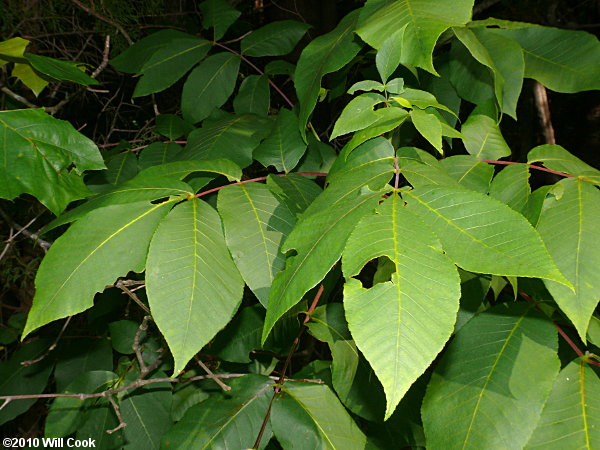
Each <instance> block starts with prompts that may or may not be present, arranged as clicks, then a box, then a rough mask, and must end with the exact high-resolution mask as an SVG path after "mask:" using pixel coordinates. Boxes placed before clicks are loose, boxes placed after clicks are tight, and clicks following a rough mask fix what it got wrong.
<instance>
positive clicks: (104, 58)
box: [90, 36, 110, 78]
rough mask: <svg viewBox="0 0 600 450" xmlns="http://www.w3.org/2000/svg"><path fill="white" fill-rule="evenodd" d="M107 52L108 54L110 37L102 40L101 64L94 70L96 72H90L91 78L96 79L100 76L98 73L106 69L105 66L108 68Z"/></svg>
mask: <svg viewBox="0 0 600 450" xmlns="http://www.w3.org/2000/svg"><path fill="white" fill-rule="evenodd" d="M109 52H110V36H106V38H105V39H104V52H103V53H102V62H101V63H100V65H99V66H98V67H97V68H96V70H94V71H93V72H92V74H91V75H90V76H91V77H92V78H96V77H97V76H98V75H100V72H102V71H103V70H104V69H106V66H108V54H109Z"/></svg>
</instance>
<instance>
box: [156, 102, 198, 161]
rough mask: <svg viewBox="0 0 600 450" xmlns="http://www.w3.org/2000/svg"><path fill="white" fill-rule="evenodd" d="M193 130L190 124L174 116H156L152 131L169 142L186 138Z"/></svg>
mask: <svg viewBox="0 0 600 450" xmlns="http://www.w3.org/2000/svg"><path fill="white" fill-rule="evenodd" d="M193 129H194V127H193V126H192V125H191V124H190V123H188V122H186V121H185V120H183V119H182V118H181V117H179V116H176V115H175V114H160V115H159V116H156V128H155V129H154V130H155V131H156V132H157V133H160V134H162V135H163V136H166V137H168V138H169V139H171V140H175V139H177V138H179V137H181V136H187V135H188V134H190V131H192V130H193ZM155 144H157V142H155ZM163 162H166V161H163Z"/></svg>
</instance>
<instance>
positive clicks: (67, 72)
mask: <svg viewBox="0 0 600 450" xmlns="http://www.w3.org/2000/svg"><path fill="white" fill-rule="evenodd" d="M24 56H25V58H27V61H29V63H30V64H31V67H33V68H34V69H35V70H37V71H38V72H40V73H43V74H44V75H46V76H48V77H50V78H53V79H55V80H59V81H72V82H73V83H77V84H81V85H83V86H89V85H93V84H98V80H95V79H94V78H92V77H90V76H89V75H87V74H86V73H85V72H84V71H82V70H81V69H80V66H83V64H81V63H77V62H73V61H60V60H58V59H54V58H49V57H47V56H42V55H32V54H31V53H25V54H24Z"/></svg>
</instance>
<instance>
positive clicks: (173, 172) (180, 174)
mask: <svg viewBox="0 0 600 450" xmlns="http://www.w3.org/2000/svg"><path fill="white" fill-rule="evenodd" d="M194 172H210V173H216V174H219V175H223V176H225V177H227V179H229V180H230V181H240V179H241V178H242V169H240V166H238V165H237V164H236V163H234V162H233V161H231V160H229V159H212V160H206V161H174V162H170V163H166V164H161V165H159V166H152V167H149V168H147V169H145V170H142V171H141V172H140V173H139V174H138V175H137V177H135V179H134V180H132V181H131V183H133V182H135V181H139V182H140V183H142V182H143V183H146V182H151V181H152V180H153V179H155V178H156V177H168V178H176V179H179V180H181V179H183V178H185V177H186V176H188V175H189V174H190V173H194Z"/></svg>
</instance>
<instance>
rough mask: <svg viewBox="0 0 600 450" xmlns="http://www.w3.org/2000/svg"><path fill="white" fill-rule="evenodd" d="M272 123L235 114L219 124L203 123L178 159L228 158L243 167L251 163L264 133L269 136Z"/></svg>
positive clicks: (221, 120) (218, 121) (190, 138)
mask: <svg viewBox="0 0 600 450" xmlns="http://www.w3.org/2000/svg"><path fill="white" fill-rule="evenodd" d="M270 125H271V124H270V122H269V121H267V119H265V118H261V117H258V116H251V115H243V116H240V115H235V116H231V117H226V118H224V119H220V120H216V121H208V120H207V121H206V122H204V124H203V126H202V128H199V129H196V130H194V131H192V132H191V133H190V135H189V136H188V142H187V145H186V146H185V148H184V149H183V151H182V152H181V153H179V154H178V155H177V157H176V158H177V159H179V160H192V159H199V160H210V159H217V158H227V159H229V160H231V161H233V162H234V163H235V164H237V165H239V166H240V167H247V166H249V165H250V164H251V163H252V152H253V151H254V149H255V148H256V147H258V145H259V143H260V141H261V139H262V138H263V137H264V135H263V134H262V133H265V134H266V133H268V130H269V129H270Z"/></svg>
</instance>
